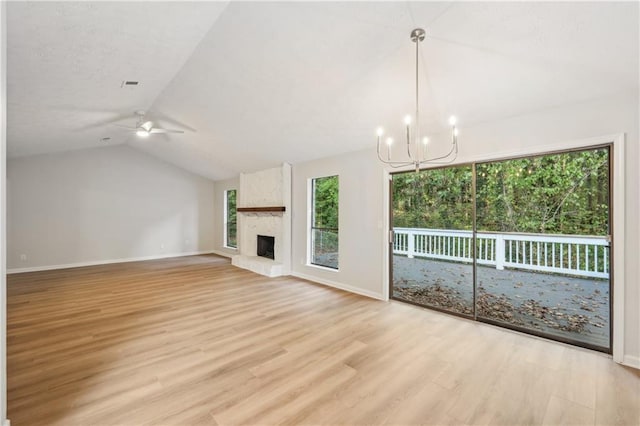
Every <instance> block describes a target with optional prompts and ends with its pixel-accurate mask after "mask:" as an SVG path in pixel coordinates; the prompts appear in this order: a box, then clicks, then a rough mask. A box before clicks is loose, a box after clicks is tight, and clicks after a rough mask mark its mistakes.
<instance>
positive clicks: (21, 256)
mask: <svg viewBox="0 0 640 426" xmlns="http://www.w3.org/2000/svg"><path fill="white" fill-rule="evenodd" d="M20 260H21V261H23V262H26V260H27V255H26V254H21V255H20Z"/></svg>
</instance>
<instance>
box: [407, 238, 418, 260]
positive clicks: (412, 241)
mask: <svg viewBox="0 0 640 426" xmlns="http://www.w3.org/2000/svg"><path fill="white" fill-rule="evenodd" d="M415 237H416V236H415V234H414V233H413V232H411V231H409V232H407V257H408V258H409V259H413V255H414V254H415V253H416V238H415Z"/></svg>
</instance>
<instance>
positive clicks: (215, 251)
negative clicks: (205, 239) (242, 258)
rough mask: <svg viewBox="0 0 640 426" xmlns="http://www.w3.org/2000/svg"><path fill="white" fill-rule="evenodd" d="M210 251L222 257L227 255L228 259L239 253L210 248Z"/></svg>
mask: <svg viewBox="0 0 640 426" xmlns="http://www.w3.org/2000/svg"><path fill="white" fill-rule="evenodd" d="M211 253H213V254H217V255H218V256H222V257H228V258H229V259H231V258H232V257H233V256H235V255H236V254H239V253H229V252H226V251H222V250H212V251H211Z"/></svg>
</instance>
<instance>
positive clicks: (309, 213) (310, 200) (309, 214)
mask: <svg viewBox="0 0 640 426" xmlns="http://www.w3.org/2000/svg"><path fill="white" fill-rule="evenodd" d="M333 176H336V177H337V178H338V211H339V209H340V207H339V206H340V175H339V174H338V173H332V174H328V175H324V176H315V177H312V178H309V179H307V206H308V208H307V262H306V266H310V267H313V268H318V269H322V270H325V271H330V272H340V243H339V241H340V219H339V218H338V267H337V268H332V267H330V266H324V265H318V264H317V263H312V262H311V260H312V254H313V244H314V237H313V229H314V226H313V222H314V212H315V205H314V199H313V198H314V197H313V194H314V187H313V182H314V180H316V179H322V178H328V177H333Z"/></svg>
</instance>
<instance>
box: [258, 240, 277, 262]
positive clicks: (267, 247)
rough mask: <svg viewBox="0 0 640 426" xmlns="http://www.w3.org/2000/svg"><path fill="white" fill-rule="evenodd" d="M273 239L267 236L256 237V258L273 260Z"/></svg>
mask: <svg viewBox="0 0 640 426" xmlns="http://www.w3.org/2000/svg"><path fill="white" fill-rule="evenodd" d="M275 241H276V239H275V237H269V236H267V235H258V247H257V254H258V256H262V257H266V258H269V259H275V250H274V245H275Z"/></svg>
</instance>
